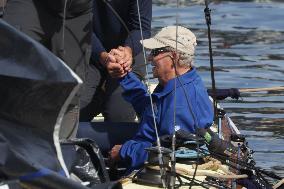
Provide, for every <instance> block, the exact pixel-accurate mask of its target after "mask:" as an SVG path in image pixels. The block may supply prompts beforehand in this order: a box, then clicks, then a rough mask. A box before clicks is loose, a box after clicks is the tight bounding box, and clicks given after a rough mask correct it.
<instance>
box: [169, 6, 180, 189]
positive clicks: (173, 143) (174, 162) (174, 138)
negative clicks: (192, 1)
mask: <svg viewBox="0 0 284 189" xmlns="http://www.w3.org/2000/svg"><path fill="white" fill-rule="evenodd" d="M178 9H179V0H177V1H176V43H175V45H176V49H175V53H177V49H178V48H177V47H178V43H177V40H178V24H179V20H178ZM172 61H173V66H174V69H175V79H174V111H173V136H172V153H171V173H175V172H176V157H175V151H176V127H177V125H176V88H177V80H176V77H178V74H177V69H176V64H177V62H178V61H177V56H175V57H174V58H172ZM175 181H176V177H175V175H174V174H171V179H170V187H171V188H172V189H173V188H174V187H175Z"/></svg>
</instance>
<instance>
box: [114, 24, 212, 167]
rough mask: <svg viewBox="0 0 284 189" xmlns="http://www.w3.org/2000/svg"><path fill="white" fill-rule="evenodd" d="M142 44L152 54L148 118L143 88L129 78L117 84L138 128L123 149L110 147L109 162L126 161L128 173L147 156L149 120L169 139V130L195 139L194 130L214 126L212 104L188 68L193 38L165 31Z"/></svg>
mask: <svg viewBox="0 0 284 189" xmlns="http://www.w3.org/2000/svg"><path fill="white" fill-rule="evenodd" d="M176 29H177V30H176ZM176 31H178V33H177V39H176ZM141 42H142V44H143V45H144V47H146V48H148V49H150V50H151V54H150V56H149V59H150V60H151V61H152V62H153V76H154V77H156V78H158V80H159V84H158V86H157V87H156V88H155V90H154V92H153V94H152V99H153V106H154V107H153V109H154V115H155V118H153V113H152V107H151V103H150V98H149V94H148V93H147V88H146V86H144V85H143V83H142V82H140V80H139V79H137V77H136V76H135V74H133V73H132V72H130V73H128V74H127V75H126V76H124V77H122V78H121V80H120V84H121V86H122V87H123V89H124V90H125V92H124V97H125V99H126V100H127V101H129V102H130V103H131V104H132V105H133V107H134V109H135V110H136V112H137V113H138V114H140V115H141V122H140V127H139V129H138V132H137V133H136V135H135V136H134V138H133V139H131V140H128V141H126V142H125V143H124V144H123V145H115V146H114V147H113V148H112V150H111V151H110V158H111V159H112V160H114V161H118V160H123V161H126V162H127V164H128V165H130V167H129V168H130V169H136V168H139V167H141V166H142V165H143V163H144V162H145V160H146V159H147V156H148V155H147V152H146V151H145V150H144V149H145V148H147V147H150V146H152V143H154V142H155V141H156V140H157V138H156V134H155V133H156V132H155V126H154V119H155V122H156V124H157V129H158V135H159V136H162V135H169V134H172V133H173V131H174V129H182V130H185V131H188V132H191V133H195V132H196V129H198V128H208V127H210V126H211V125H212V122H213V111H212V105H211V102H210V100H209V97H208V94H207V91H206V89H205V87H204V85H203V82H202V80H201V78H200V77H199V75H198V74H197V71H196V69H195V68H194V66H193V58H194V51H195V46H196V37H195V35H194V34H193V33H192V32H191V31H190V30H188V29H186V28H184V27H181V26H179V27H178V28H176V26H168V27H165V28H163V29H162V30H161V31H160V32H158V33H157V34H156V35H155V36H154V37H153V38H150V39H146V40H144V41H141ZM176 43H177V51H176ZM176 77H178V79H176ZM175 79H176V81H175ZM175 82H176V84H175ZM175 98H176V101H175ZM174 112H175V115H174ZM174 117H175V118H174ZM174 120H175V123H174ZM174 124H175V125H174Z"/></svg>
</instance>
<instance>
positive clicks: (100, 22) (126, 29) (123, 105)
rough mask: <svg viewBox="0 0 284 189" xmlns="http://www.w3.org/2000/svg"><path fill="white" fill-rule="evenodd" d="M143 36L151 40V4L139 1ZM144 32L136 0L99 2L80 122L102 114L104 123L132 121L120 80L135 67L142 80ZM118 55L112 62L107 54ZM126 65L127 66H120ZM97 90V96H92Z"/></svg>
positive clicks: (131, 114) (150, 2)
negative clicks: (141, 41) (119, 59)
mask: <svg viewBox="0 0 284 189" xmlns="http://www.w3.org/2000/svg"><path fill="white" fill-rule="evenodd" d="M139 9H140V11H139V13H140V15H141V23H142V31H143V32H142V33H143V36H144V38H148V37H150V34H151V33H150V31H151V18H152V1H151V0H139ZM140 32H141V30H140V25H139V19H138V6H137V2H136V1H135V0H112V1H105V0H96V1H94V9H93V39H92V57H91V61H90V62H91V63H90V67H91V69H90V70H89V72H88V74H87V79H86V82H87V83H86V86H87V88H86V90H85V92H86V93H87V94H90V96H87V95H85V96H84V98H82V100H81V111H80V121H91V120H92V119H93V118H94V116H96V115H98V114H99V113H103V115H104V118H105V121H111V122H133V121H134V120H135V115H136V114H135V111H134V110H133V108H132V106H131V104H129V103H127V102H126V101H125V100H124V99H123V98H122V95H121V94H122V91H123V90H122V88H121V87H120V86H119V82H118V81H117V79H115V78H113V77H116V76H117V75H119V74H120V73H126V72H127V71H129V69H130V65H133V72H134V73H135V74H136V75H137V76H138V77H139V79H142V78H143V77H144V75H145V71H144V70H145V67H144V66H143V64H144V61H143V54H142V53H141V51H142V46H141V44H140V43H139V40H141V36H140V35H141V33H140ZM110 52H111V53H116V54H119V55H120V56H121V57H123V59H121V61H120V62H111V59H109V58H108V55H109V54H110ZM120 64H123V65H124V67H120V66H119V65H120ZM93 90H96V92H95V94H94V95H91V94H92V92H89V91H93Z"/></svg>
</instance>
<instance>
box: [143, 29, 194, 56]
mask: <svg viewBox="0 0 284 189" xmlns="http://www.w3.org/2000/svg"><path fill="white" fill-rule="evenodd" d="M176 29H177V31H178V32H177V33H178V35H177V39H176ZM176 41H177V50H178V51H180V52H182V53H185V54H188V55H191V56H193V55H194V50H195V46H196V45H197V43H196V37H195V35H194V33H192V32H191V31H190V30H189V29H187V28H185V27H182V26H178V27H176V26H167V27H164V28H162V30H161V31H159V32H158V33H157V34H156V35H155V36H153V37H152V38H149V39H145V40H143V43H142V40H141V41H140V42H141V43H142V44H143V46H144V47H145V48H147V49H156V48H162V47H166V46H169V47H171V48H173V49H176Z"/></svg>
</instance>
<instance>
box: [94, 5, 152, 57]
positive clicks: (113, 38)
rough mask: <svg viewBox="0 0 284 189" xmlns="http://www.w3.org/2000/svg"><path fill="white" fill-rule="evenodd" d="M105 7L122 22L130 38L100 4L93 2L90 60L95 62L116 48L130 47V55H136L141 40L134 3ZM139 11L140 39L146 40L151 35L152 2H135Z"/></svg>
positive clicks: (139, 50)
mask: <svg viewBox="0 0 284 189" xmlns="http://www.w3.org/2000/svg"><path fill="white" fill-rule="evenodd" d="M107 3H108V4H109V5H110V6H111V7H112V8H113V9H114V10H115V11H116V12H117V13H118V15H119V16H120V17H121V18H122V20H123V22H124V23H125V25H126V26H127V28H128V30H129V31H130V34H128V32H127V30H126V29H125V27H124V26H123V24H122V23H121V21H120V20H119V19H118V18H117V16H116V15H115V13H114V12H113V11H112V10H111V8H109V6H107V4H106V3H105V2H104V1H103V0H98V1H94V8H93V31H94V33H93V36H92V37H93V39H92V58H93V59H94V60H96V61H98V60H99V55H100V53H101V52H104V51H106V52H109V51H110V50H111V49H113V48H117V47H118V46H119V45H122V46H129V47H131V49H132V50H133V55H134V56H136V55H138V53H139V52H141V50H142V46H141V44H140V42H139V41H140V40H141V37H140V27H139V19H138V11H137V5H136V1H134V0H112V1H107ZM139 8H140V14H141V23H142V31H143V37H144V38H149V37H150V35H151V19H152V0H139Z"/></svg>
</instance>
